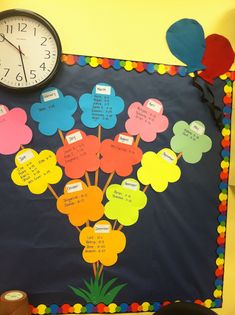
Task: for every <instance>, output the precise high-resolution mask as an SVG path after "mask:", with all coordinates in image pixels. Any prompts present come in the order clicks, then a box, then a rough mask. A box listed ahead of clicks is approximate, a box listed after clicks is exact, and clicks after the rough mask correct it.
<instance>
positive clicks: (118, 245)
mask: <svg viewBox="0 0 235 315" xmlns="http://www.w3.org/2000/svg"><path fill="white" fill-rule="evenodd" d="M79 240H80V243H81V244H82V245H83V246H85V248H84V249H83V252H82V256H83V259H84V260H85V261H86V262H87V263H95V262H97V261H100V262H101V264H103V265H104V266H112V265H114V264H115V263H116V262H117V259H118V254H119V253H121V252H122V251H123V250H124V248H125V247H126V237H125V235H124V233H123V232H121V231H118V230H113V229H112V226H111V224H110V223H109V222H108V221H106V220H101V221H98V222H97V223H96V224H95V225H94V227H90V226H89V227H85V228H84V229H83V230H82V232H81V233H80V237H79Z"/></svg>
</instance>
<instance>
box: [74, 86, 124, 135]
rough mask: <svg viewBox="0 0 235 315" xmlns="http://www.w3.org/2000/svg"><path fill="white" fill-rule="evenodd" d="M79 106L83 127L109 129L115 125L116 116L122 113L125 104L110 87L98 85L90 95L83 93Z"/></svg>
mask: <svg viewBox="0 0 235 315" xmlns="http://www.w3.org/2000/svg"><path fill="white" fill-rule="evenodd" d="M79 106H80V108H81V110H82V111H83V113H82V115H81V120H82V123H83V124H84V125H85V126H87V127H89V128H95V127H97V126H98V125H101V127H103V128H105V129H111V128H113V127H114V126H115V125H116V123H117V114H119V113H121V112H122V111H123V109H124V106H125V104H124V101H123V99H122V98H121V97H119V96H116V95H115V91H114V89H113V88H112V87H111V86H110V85H108V84H106V83H98V84H96V85H95V87H94V88H93V90H92V93H91V94H89V93H85V94H83V95H82V96H81V97H80V99H79Z"/></svg>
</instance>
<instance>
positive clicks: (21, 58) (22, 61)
mask: <svg viewBox="0 0 235 315" xmlns="http://www.w3.org/2000/svg"><path fill="white" fill-rule="evenodd" d="M18 50H19V53H20V60H21V64H22V67H23V71H24V77H25V81H26V82H27V76H26V71H25V66H24V60H23V56H22V55H23V53H22V51H21V48H20V45H19V46H18Z"/></svg>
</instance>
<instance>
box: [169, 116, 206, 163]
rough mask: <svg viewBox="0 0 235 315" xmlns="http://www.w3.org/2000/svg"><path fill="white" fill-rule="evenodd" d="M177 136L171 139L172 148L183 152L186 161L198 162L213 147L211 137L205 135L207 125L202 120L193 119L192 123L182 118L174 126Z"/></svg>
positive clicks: (177, 151)
mask: <svg viewBox="0 0 235 315" xmlns="http://www.w3.org/2000/svg"><path fill="white" fill-rule="evenodd" d="M173 132H174V134H175V136H174V137H173V138H172V139H171V148H172V150H173V151H175V152H176V153H181V154H182V157H183V159H184V160H185V162H188V163H192V164H194V163H197V162H199V161H200V160H201V158H202V154H203V153H205V152H208V151H209V150H210V149H211V147H212V141H211V139H210V138H209V137H208V136H207V135H205V134H204V133H205V125H204V124H203V123H202V122H201V121H196V120H195V121H193V122H191V124H188V123H186V122H185V121H183V120H181V121H178V122H177V123H176V124H175V125H174V127H173Z"/></svg>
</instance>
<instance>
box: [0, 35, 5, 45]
mask: <svg viewBox="0 0 235 315" xmlns="http://www.w3.org/2000/svg"><path fill="white" fill-rule="evenodd" d="M4 39H5V37H4V34H2V33H1V34H0V43H1V42H4Z"/></svg>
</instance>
